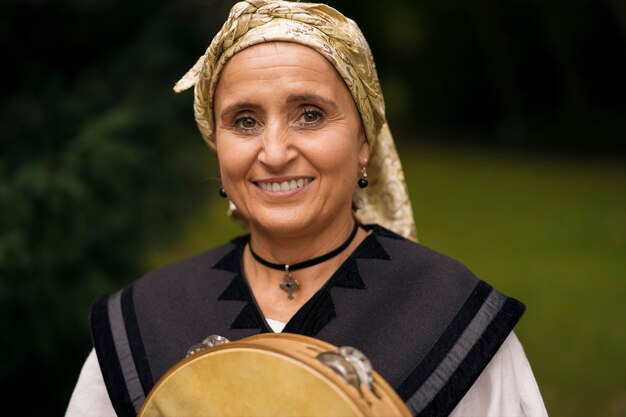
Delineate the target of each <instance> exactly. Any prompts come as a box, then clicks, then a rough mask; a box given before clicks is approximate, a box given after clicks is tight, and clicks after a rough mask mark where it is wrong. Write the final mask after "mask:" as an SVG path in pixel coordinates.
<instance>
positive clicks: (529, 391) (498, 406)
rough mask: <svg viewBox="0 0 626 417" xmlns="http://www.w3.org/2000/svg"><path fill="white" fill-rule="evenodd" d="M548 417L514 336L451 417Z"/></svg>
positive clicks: (520, 347)
mask: <svg viewBox="0 0 626 417" xmlns="http://www.w3.org/2000/svg"><path fill="white" fill-rule="evenodd" d="M479 416H480V417H501V416H507V417H547V416H548V413H547V411H546V407H545V405H544V404H543V399H542V398H541V394H540V393H539V387H538V386H537V382H536V381H535V377H534V375H533V372H532V370H531V369H530V364H529V363H528V359H527V358H526V354H525V353H524V349H523V348H522V345H521V343H520V342H519V340H518V339H517V336H515V334H514V333H511V334H510V335H509V337H507V339H506V340H505V341H504V343H503V344H502V346H501V347H500V349H499V350H498V352H497V353H496V354H495V356H494V357H493V358H492V359H491V362H489V364H488V365H487V367H486V368H485V370H484V371H483V372H482V374H480V376H479V377H478V379H477V380H476V382H475V383H474V385H472V387H471V388H470V390H469V391H468V392H467V394H465V397H463V399H462V400H461V402H460V403H459V404H458V405H457V406H456V408H455V409H454V410H453V411H452V413H451V414H450V417H479Z"/></svg>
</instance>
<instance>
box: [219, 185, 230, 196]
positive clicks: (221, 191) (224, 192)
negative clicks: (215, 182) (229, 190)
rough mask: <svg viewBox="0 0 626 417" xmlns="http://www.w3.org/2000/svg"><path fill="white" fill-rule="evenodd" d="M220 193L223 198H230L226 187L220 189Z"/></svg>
mask: <svg viewBox="0 0 626 417" xmlns="http://www.w3.org/2000/svg"><path fill="white" fill-rule="evenodd" d="M219 193H220V197H222V198H226V197H228V194H226V190H225V189H224V187H220V191H219Z"/></svg>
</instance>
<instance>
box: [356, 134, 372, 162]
mask: <svg viewBox="0 0 626 417" xmlns="http://www.w3.org/2000/svg"><path fill="white" fill-rule="evenodd" d="M359 141H360V143H361V146H360V147H359V165H360V164H364V165H365V166H367V161H369V160H370V144H369V142H368V141H367V137H366V136H365V132H361V134H360V139H359Z"/></svg>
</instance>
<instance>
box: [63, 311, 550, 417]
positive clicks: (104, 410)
mask: <svg viewBox="0 0 626 417" xmlns="http://www.w3.org/2000/svg"><path fill="white" fill-rule="evenodd" d="M267 323H268V324H269V325H270V327H271V328H272V330H274V332H276V333H280V332H281V331H282V330H283V328H284V327H285V323H281V322H279V321H276V320H271V319H267ZM547 415H548V413H547V412H546V408H545V406H544V404H543V399H542V398H541V394H540V393H539V388H538V387H537V382H536V381H535V377H534V376H533V372H532V370H531V369H530V364H529V363H528V360H527V359H526V354H525V353H524V349H523V348H522V345H521V344H520V342H519V340H518V339H517V336H515V334H514V333H511V334H510V335H509V337H508V338H507V339H506V340H505V341H504V344H502V346H501V347H500V349H499V350H498V352H497V353H496V355H495V356H494V357H493V358H492V359H491V362H489V365H487V367H486V368H485V370H484V371H483V372H482V374H481V375H480V376H479V377H478V379H477V380H476V382H475V383H474V385H472V387H471V388H470V390H469V391H468V392H467V394H465V397H463V399H462V400H461V402H459V404H458V405H457V406H456V408H455V409H454V410H453V411H452V413H451V414H450V417H503V416H506V417H547ZM65 417H116V414H115V411H114V410H113V405H112V404H111V400H110V399H109V394H108V393H107V390H106V386H105V385H104V379H103V377H102V372H101V371H100V366H99V365H98V358H97V357H96V353H95V351H94V350H93V349H92V350H91V352H90V353H89V356H87V360H86V361H85V364H84V365H83V369H82V371H81V373H80V376H79V377H78V382H77V384H76V387H75V388H74V392H73V393H72V397H71V399H70V402H69V405H68V407H67V410H66V413H65Z"/></svg>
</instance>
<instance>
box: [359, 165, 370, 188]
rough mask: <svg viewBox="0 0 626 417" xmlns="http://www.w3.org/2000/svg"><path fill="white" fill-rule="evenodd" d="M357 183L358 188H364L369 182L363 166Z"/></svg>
mask: <svg viewBox="0 0 626 417" xmlns="http://www.w3.org/2000/svg"><path fill="white" fill-rule="evenodd" d="M357 184H358V185H359V188H365V187H367V185H368V184H369V181H368V180H367V170H366V169H365V167H363V168H361V178H359V180H358V181H357Z"/></svg>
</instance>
